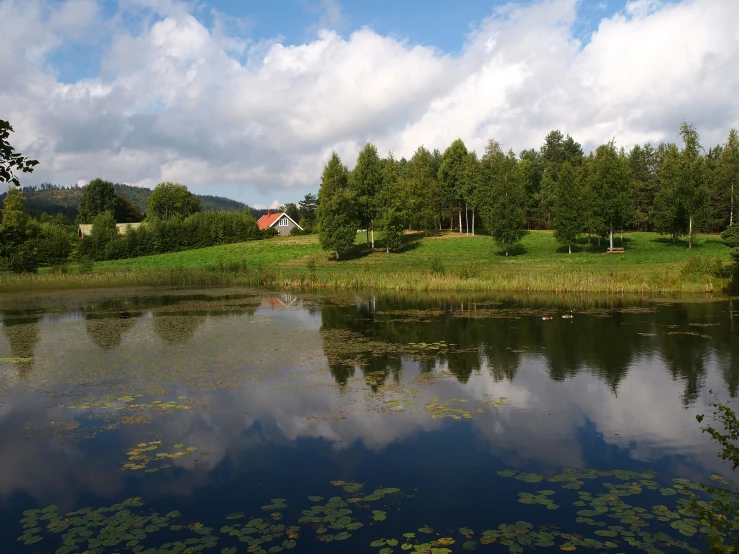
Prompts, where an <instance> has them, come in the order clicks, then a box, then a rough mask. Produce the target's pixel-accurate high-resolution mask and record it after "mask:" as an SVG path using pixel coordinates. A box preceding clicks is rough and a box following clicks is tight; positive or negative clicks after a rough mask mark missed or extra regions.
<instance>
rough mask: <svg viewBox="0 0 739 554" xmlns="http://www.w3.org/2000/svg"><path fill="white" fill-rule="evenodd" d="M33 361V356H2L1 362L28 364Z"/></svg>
mask: <svg viewBox="0 0 739 554" xmlns="http://www.w3.org/2000/svg"><path fill="white" fill-rule="evenodd" d="M32 361H33V358H0V363H5V364H28V363H31V362H32Z"/></svg>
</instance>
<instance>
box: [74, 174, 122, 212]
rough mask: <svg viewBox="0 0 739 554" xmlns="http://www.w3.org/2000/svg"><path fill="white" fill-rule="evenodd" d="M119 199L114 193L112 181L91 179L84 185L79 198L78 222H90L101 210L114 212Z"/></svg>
mask: <svg viewBox="0 0 739 554" xmlns="http://www.w3.org/2000/svg"><path fill="white" fill-rule="evenodd" d="M118 204H119V200H118V197H117V196H116V194H115V189H114V188H113V183H111V182H110V181H104V180H102V179H100V178H97V179H93V180H92V181H90V183H89V184H88V185H87V186H86V187H85V191H84V193H83V194H82V198H81V199H80V212H79V215H78V216H77V217H78V219H79V222H80V223H92V220H93V219H94V218H95V216H96V215H98V214H99V213H102V212H111V213H115V212H116V211H117V210H118V209H119V208H118Z"/></svg>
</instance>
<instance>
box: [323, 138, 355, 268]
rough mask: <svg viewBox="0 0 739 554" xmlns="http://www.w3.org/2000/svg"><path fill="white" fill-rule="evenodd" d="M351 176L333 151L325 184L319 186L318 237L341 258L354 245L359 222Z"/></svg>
mask: <svg viewBox="0 0 739 554" xmlns="http://www.w3.org/2000/svg"><path fill="white" fill-rule="evenodd" d="M348 180H349V172H348V170H347V168H346V166H344V164H342V163H341V159H340V158H339V156H338V154H336V152H333V153H332V154H331V159H329V161H328V163H327V164H326V166H325V167H324V168H323V174H322V175H321V188H320V189H319V190H318V224H319V226H320V229H319V233H318V239H319V241H320V243H321V247H322V248H323V249H324V250H326V251H328V252H334V254H335V256H336V259H337V260H338V259H339V256H340V255H341V254H344V253H346V252H348V251H349V250H351V249H352V247H353V246H354V241H355V240H356V237H357V227H358V225H359V223H358V220H357V215H356V206H355V203H354V199H353V195H352V194H351V192H350V191H349V187H348Z"/></svg>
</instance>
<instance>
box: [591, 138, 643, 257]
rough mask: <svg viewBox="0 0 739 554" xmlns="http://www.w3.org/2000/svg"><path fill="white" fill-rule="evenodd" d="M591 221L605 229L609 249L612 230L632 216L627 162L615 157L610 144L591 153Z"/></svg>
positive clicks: (625, 223)
mask: <svg viewBox="0 0 739 554" xmlns="http://www.w3.org/2000/svg"><path fill="white" fill-rule="evenodd" d="M590 185H591V186H590V198H589V199H588V200H589V201H590V202H591V210H592V211H591V214H592V222H593V224H594V225H595V226H596V227H599V228H600V229H602V228H603V227H604V226H605V227H606V228H607V230H608V233H609V237H610V241H609V242H610V246H611V248H613V230H614V229H621V228H623V227H624V226H626V225H627V224H628V223H630V221H631V219H632V218H633V215H634V182H633V179H632V177H631V171H630V170H629V164H628V160H626V158H625V157H622V156H619V154H618V152H617V151H616V147H615V145H614V144H613V141H611V142H609V143H608V144H602V145H601V146H599V147H598V148H597V149H596V150H595V157H594V158H593V161H592V170H591V173H590Z"/></svg>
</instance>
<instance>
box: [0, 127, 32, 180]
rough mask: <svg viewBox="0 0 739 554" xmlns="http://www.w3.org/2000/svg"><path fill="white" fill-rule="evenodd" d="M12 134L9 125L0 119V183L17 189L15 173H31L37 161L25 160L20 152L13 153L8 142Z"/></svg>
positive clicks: (13, 150) (11, 128) (13, 149)
mask: <svg viewBox="0 0 739 554" xmlns="http://www.w3.org/2000/svg"><path fill="white" fill-rule="evenodd" d="M12 132H13V127H12V126H11V125H10V123H9V122H7V121H5V120H2V119H0V183H13V184H14V185H15V186H16V187H19V186H21V182H20V179H18V176H17V175H15V172H16V171H21V172H23V173H32V172H33V168H34V167H36V166H37V165H38V161H37V160H32V159H30V158H27V157H25V156H23V155H22V154H21V153H20V152H16V151H15V148H13V147H12V146H11V145H10V142H8V138H9V137H10V133H12Z"/></svg>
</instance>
